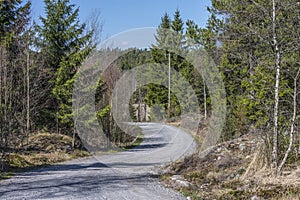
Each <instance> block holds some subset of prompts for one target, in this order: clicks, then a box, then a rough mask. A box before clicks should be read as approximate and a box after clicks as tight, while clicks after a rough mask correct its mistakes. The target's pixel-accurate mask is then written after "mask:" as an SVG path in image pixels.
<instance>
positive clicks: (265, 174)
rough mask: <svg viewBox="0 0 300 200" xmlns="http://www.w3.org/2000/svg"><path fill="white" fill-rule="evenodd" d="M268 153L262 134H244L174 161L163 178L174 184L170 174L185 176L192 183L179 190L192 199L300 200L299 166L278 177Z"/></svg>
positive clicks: (166, 181)
mask: <svg viewBox="0 0 300 200" xmlns="http://www.w3.org/2000/svg"><path fill="white" fill-rule="evenodd" d="M265 152H266V149H265V147H264V145H263V143H262V141H261V139H259V137H257V136H255V135H248V136H244V137H242V138H238V139H235V140H233V141H229V142H224V143H221V144H218V145H216V146H214V147H212V148H210V149H209V150H208V151H207V152H206V153H205V154H194V155H193V156H191V157H189V158H186V159H185V160H182V161H180V162H176V163H173V164H171V165H170V166H169V167H168V172H167V173H166V174H165V175H164V176H163V177H164V178H163V179H162V181H163V182H164V183H165V184H166V185H168V186H170V187H172V186H173V185H174V184H173V183H172V180H171V179H170V178H168V177H172V176H173V175H181V176H183V177H184V178H185V179H186V180H187V181H188V182H189V183H190V185H191V186H190V187H188V188H186V187H185V188H184V187H182V188H179V189H178V188H176V189H177V190H179V191H181V192H183V193H184V194H185V195H187V196H190V197H191V198H192V199H193V200H194V199H209V200H210V199H251V198H254V197H255V198H256V199H274V200H275V199H278V200H279V199H280V200H281V199H289V200H293V199H300V167H299V165H298V168H295V167H294V168H290V169H288V168H286V169H285V171H284V173H283V175H282V176H278V177H275V176H274V175H273V173H272V171H271V170H269V167H267V166H268V165H267V163H268V162H267V159H266V154H265ZM298 164H299V163H298ZM295 166H297V165H295ZM255 198H254V199H255Z"/></svg>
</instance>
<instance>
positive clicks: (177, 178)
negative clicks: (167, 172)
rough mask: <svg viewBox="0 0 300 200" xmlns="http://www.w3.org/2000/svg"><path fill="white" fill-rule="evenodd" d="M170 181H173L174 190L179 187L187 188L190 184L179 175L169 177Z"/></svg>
mask: <svg viewBox="0 0 300 200" xmlns="http://www.w3.org/2000/svg"><path fill="white" fill-rule="evenodd" d="M171 180H172V181H174V182H175V183H174V186H175V187H176V188H181V187H189V186H190V185H191V184H190V183H189V182H188V181H186V180H185V179H184V178H183V177H182V176H180V175H173V176H172V177H171Z"/></svg>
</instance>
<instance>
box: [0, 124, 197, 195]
mask: <svg viewBox="0 0 300 200" xmlns="http://www.w3.org/2000/svg"><path fill="white" fill-rule="evenodd" d="M138 126H140V127H141V128H142V129H143V133H144V141H143V142H142V144H141V145H140V146H138V147H136V148H134V149H131V150H129V151H126V152H118V153H114V154H107V155H101V156H93V157H89V158H84V159H78V160H73V161H69V162H64V163H62V164H58V165H54V166H50V167H46V168H42V169H38V170H34V171H30V172H25V173H20V174H18V175H16V176H15V177H13V178H11V179H9V180H5V181H2V182H1V183H0V199H9V200H16V199H70V200H71V199H72V200H73V199H81V200H82V199H99V200H102V199H103V200H108V199H109V200H142V199H144V200H151V199H155V200H159V199H161V200H168V199H170V200H171V199H172V200H173V199H185V197H183V196H182V195H181V194H179V193H177V192H175V191H172V190H170V189H167V188H165V187H164V186H163V185H161V184H160V183H159V182H158V178H157V172H158V168H159V166H162V165H164V164H166V163H168V162H170V161H174V160H177V159H180V158H182V157H183V156H185V155H187V154H191V153H193V152H194V151H195V149H196V144H195V142H194V140H193V138H192V137H191V136H190V135H188V134H187V133H185V132H184V131H182V130H180V129H177V128H175V127H173V126H168V125H164V124H156V123H139V124H138Z"/></svg>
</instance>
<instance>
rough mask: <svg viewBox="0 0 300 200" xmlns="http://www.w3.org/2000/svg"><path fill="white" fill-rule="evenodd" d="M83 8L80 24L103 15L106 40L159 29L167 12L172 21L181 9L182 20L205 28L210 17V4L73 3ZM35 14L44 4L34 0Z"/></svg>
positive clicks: (201, 0) (157, 0)
mask: <svg viewBox="0 0 300 200" xmlns="http://www.w3.org/2000/svg"><path fill="white" fill-rule="evenodd" d="M70 2H71V3H73V4H75V5H77V6H79V8H80V13H79V15H80V20H81V21H82V22H83V21H85V20H86V19H88V17H89V16H90V15H91V13H92V12H93V11H94V10H100V11H101V18H102V20H103V22H104V26H103V32H102V37H104V38H108V37H110V36H112V35H115V34H118V33H120V32H123V31H128V30H130V29H135V28H143V27H157V26H158V25H159V23H160V19H161V17H162V16H163V14H164V13H165V12H167V13H168V14H169V15H170V16H171V17H173V14H174V12H175V10H176V9H177V8H178V9H179V10H180V12H181V16H182V19H183V20H184V21H186V20H187V19H192V20H194V21H195V22H196V23H197V24H198V25H200V26H204V25H205V23H206V20H207V18H208V15H209V13H208V12H207V11H206V6H209V5H210V3H211V2H210V0H126V1H125V0H70ZM32 4H33V5H32V14H33V18H34V19H35V20H38V16H40V15H43V13H44V3H43V1H42V0H32Z"/></svg>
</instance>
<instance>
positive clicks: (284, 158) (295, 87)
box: [277, 68, 300, 174]
mask: <svg viewBox="0 0 300 200" xmlns="http://www.w3.org/2000/svg"><path fill="white" fill-rule="evenodd" d="M299 73H300V68H299V69H298V72H297V75H296V77H295V78H294V94H293V117H292V124H291V130H290V143H289V146H288V149H287V150H286V152H285V154H284V157H283V159H282V161H281V163H280V165H279V167H278V169H277V174H279V173H280V172H281V169H282V167H283V166H284V164H285V163H286V160H287V158H288V156H289V154H290V152H291V150H292V147H293V142H294V128H295V120H296V116H297V93H298V90H297V81H298V77H299Z"/></svg>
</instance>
